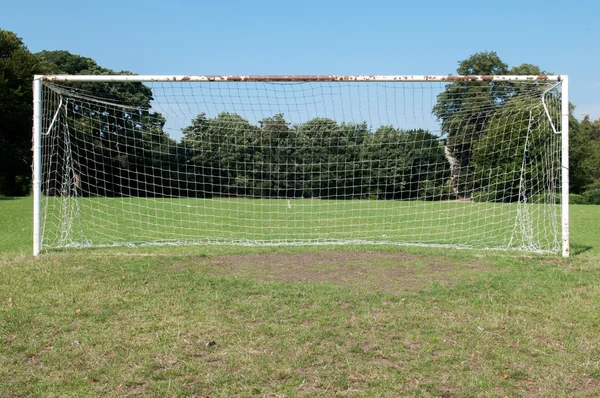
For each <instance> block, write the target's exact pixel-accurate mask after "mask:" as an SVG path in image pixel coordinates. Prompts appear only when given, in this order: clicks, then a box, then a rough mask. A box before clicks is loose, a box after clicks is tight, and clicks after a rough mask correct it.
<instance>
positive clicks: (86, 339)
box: [0, 198, 600, 397]
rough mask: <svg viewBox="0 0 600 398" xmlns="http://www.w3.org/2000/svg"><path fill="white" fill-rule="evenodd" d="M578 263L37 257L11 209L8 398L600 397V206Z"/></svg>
mask: <svg viewBox="0 0 600 398" xmlns="http://www.w3.org/2000/svg"><path fill="white" fill-rule="evenodd" d="M571 215H572V219H571V227H572V256H571V258H569V259H563V258H561V257H558V256H550V255H547V256H541V255H527V254H523V253H519V252H492V251H478V250H451V249H442V248H422V247H397V246H382V245H380V246H337V247H328V246H322V247H318V248H315V247H312V248H311V247H285V248H277V247H270V248H269V247H263V248H251V247H242V246H235V247H229V246H210V247H206V246H204V247H203V246H182V247H143V248H106V249H88V250H70V251H58V252H50V253H47V254H44V255H43V256H42V257H40V258H35V259H34V258H32V257H31V255H30V252H31V221H30V220H31V198H23V199H14V200H13V199H10V198H0V230H1V231H3V232H2V234H1V235H0V252H1V254H0V396H7V397H8V396H10V397H13V396H44V397H47V396H123V395H130V396H135V395H140V396H209V397H220V396H241V397H244V396H270V397H275V396H311V397H313V396H389V397H395V396H421V397H428V396H444V397H454V396H456V397H462V396H465V397H470V396H499V397H500V396H539V397H548V396H598V395H600V337H599V336H600V313H599V312H598V308H599V305H600V206H598V207H597V206H572V207H571Z"/></svg>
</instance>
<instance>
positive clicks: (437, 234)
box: [44, 197, 560, 252]
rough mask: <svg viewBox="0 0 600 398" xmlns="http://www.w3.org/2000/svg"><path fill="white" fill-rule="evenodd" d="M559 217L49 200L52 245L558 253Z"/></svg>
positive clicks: (441, 207) (250, 202) (460, 205)
mask: <svg viewBox="0 0 600 398" xmlns="http://www.w3.org/2000/svg"><path fill="white" fill-rule="evenodd" d="M525 209H526V210H527V211H525ZM558 211H559V209H558V208H557V207H555V206H553V205H545V204H528V205H527V206H526V207H525V206H521V205H519V204H516V203H490V202H487V203H477V202H471V201H466V202H461V201H436V202H434V201H416V200H413V201H397V200H318V199H292V200H286V199H247V198H214V199H195V198H170V199H168V198H56V197H49V198H45V203H44V214H46V215H47V216H46V217H45V224H44V230H45V233H44V245H45V246H46V247H50V248H59V247H72V246H74V245H83V246H86V245H89V244H90V243H93V244H94V246H115V245H144V244H146V245H147V244H153V243H157V242H161V243H167V244H168V243H174V242H177V243H184V244H186V243H187V244H190V243H192V244H193V243H206V242H212V243H214V242H217V243H227V244H230V243H231V242H235V243H241V244H246V243H254V242H265V243H273V242H282V243H315V242H319V243H323V242H326V243H331V244H339V243H347V242H352V243H357V242H358V243H361V242H370V243H380V244H392V243H398V242H405V243H413V244H422V245H423V244H425V245H458V246H464V247H475V248H496V249H507V248H508V249H519V248H522V247H523V246H527V247H529V248H530V249H531V250H533V249H536V250H538V251H554V252H557V251H559V250H560V232H559V227H560V225H559V223H558V220H559V217H557V215H558ZM65 220H69V221H70V222H68V223H65ZM521 226H523V227H524V228H520V227H521Z"/></svg>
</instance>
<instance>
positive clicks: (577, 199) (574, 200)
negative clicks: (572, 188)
mask: <svg viewBox="0 0 600 398" xmlns="http://www.w3.org/2000/svg"><path fill="white" fill-rule="evenodd" d="M569 204H572V205H583V204H585V199H584V198H583V196H581V195H577V194H574V193H572V194H570V195H569Z"/></svg>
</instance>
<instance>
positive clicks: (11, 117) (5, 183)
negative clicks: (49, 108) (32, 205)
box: [0, 29, 44, 195]
mask: <svg viewBox="0 0 600 398" xmlns="http://www.w3.org/2000/svg"><path fill="white" fill-rule="evenodd" d="M43 71H44V69H43V65H42V64H41V63H40V61H39V59H38V58H37V57H36V56H35V55H34V54H32V53H31V52H29V50H28V49H27V47H26V46H25V44H24V43H23V42H22V40H21V38H19V37H18V36H17V35H15V34H14V33H12V32H9V31H6V30H2V29H0V114H1V115H2V117H0V194H4V195H25V194H27V193H28V192H29V190H30V185H31V177H30V176H31V166H30V165H31V159H32V157H31V128H32V122H31V120H32V119H31V115H32V112H33V111H32V101H31V82H32V80H33V75H34V74H36V73H41V72H43Z"/></svg>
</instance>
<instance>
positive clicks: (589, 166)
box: [569, 107, 600, 194]
mask: <svg viewBox="0 0 600 398" xmlns="http://www.w3.org/2000/svg"><path fill="white" fill-rule="evenodd" d="M573 109H574V107H571V113H572V111H573ZM598 165H600V119H598V120H595V121H592V120H591V119H590V117H589V115H586V116H585V117H584V118H583V120H582V121H581V122H580V121H578V120H577V119H575V117H574V116H573V115H572V114H571V116H570V129H569V180H570V191H571V192H572V193H576V194H581V193H583V192H585V191H587V190H590V189H600V168H599V167H598Z"/></svg>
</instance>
